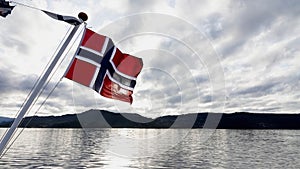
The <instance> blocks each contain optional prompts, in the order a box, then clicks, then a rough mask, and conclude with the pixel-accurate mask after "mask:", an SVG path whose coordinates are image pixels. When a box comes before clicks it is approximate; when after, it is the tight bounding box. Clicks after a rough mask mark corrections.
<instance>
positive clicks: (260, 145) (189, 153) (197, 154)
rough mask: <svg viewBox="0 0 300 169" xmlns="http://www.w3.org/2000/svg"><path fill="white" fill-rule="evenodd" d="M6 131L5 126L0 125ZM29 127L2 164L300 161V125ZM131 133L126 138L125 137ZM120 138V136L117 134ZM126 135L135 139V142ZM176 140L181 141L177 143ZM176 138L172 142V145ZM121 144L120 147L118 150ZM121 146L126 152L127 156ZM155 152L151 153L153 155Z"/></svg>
mask: <svg viewBox="0 0 300 169" xmlns="http://www.w3.org/2000/svg"><path fill="white" fill-rule="evenodd" d="M0 131H1V133H3V132H4V130H3V129H1V130H0ZM203 131H204V130H198V129H195V130H191V131H190V133H189V134H188V135H187V136H186V137H185V138H184V139H183V140H182V141H181V142H179V143H178V142H176V141H177V138H182V134H184V133H186V131H183V130H180V129H176V130H175V129H172V131H169V132H167V133H170V135H169V136H168V137H163V138H167V139H164V140H162V139H152V140H150V141H149V140H148V139H146V138H149V136H157V135H159V134H161V133H164V132H165V131H164V130H149V129H88V130H84V131H83V130H82V129H26V130H25V131H24V133H23V134H22V135H21V136H20V138H19V139H18V140H17V141H16V143H15V144H14V145H13V146H12V148H11V149H10V150H9V151H8V153H7V154H6V155H5V156H4V157H3V158H2V159H1V160H0V166H1V168H35V167H39V168H174V167H176V168H269V167H272V168H273V167H287V168H299V167H300V160H299V154H300V149H299V147H300V131H293V130H216V131H215V133H214V134H213V135H212V136H211V137H210V139H209V140H208V141H206V142H204V143H203V142H201V141H199V140H201V137H203ZM122 137H124V138H126V139H125V140H122V139H120V138H122ZM117 138H118V139H120V140H117ZM127 138H130V139H131V142H130V141H128V139H127ZM174 143H176V144H174ZM172 144H173V146H172ZM118 149H119V150H118ZM116 152H123V153H124V152H126V153H127V154H130V156H122V155H120V154H116ZM149 153H150V155H149Z"/></svg>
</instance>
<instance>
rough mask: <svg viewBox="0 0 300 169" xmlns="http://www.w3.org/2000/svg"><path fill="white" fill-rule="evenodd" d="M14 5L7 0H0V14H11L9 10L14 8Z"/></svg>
mask: <svg viewBox="0 0 300 169" xmlns="http://www.w3.org/2000/svg"><path fill="white" fill-rule="evenodd" d="M14 7H15V6H10V5H9V2H6V1H5V0H0V16H2V17H4V18H5V17H6V16H7V15H8V14H11V11H12V10H13V9H14Z"/></svg>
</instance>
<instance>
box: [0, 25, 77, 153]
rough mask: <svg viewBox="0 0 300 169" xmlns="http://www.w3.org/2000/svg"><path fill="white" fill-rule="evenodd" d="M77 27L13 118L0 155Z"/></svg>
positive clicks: (0, 147)
mask: <svg viewBox="0 0 300 169" xmlns="http://www.w3.org/2000/svg"><path fill="white" fill-rule="evenodd" d="M79 27H80V25H76V26H74V28H73V29H72V31H71V33H70V34H69V36H68V38H67V39H66V41H65V42H64V44H63V45H62V47H61V48H60V50H59V51H58V53H57V54H56V56H55V57H54V59H53V61H52V63H51V64H50V65H49V67H48V69H47V70H46V72H45V74H44V75H43V77H42V78H41V79H40V81H39V82H38V84H37V85H36V87H35V89H34V90H33V91H32V93H31V95H30V96H29V98H28V100H27V101H26V103H25V104H24V106H23V107H22V109H21V111H20V113H19V114H18V115H17V117H16V118H15V120H14V122H13V124H12V125H11V127H10V128H9V130H8V131H7V133H6V134H5V136H4V137H3V139H2V140H1V143H0V155H2V153H3V152H4V149H5V147H6V145H7V144H8V142H9V141H10V139H11V137H12V136H13V134H14V132H15V131H16V129H17V127H18V126H19V124H20V123H21V121H22V119H23V117H24V116H25V114H26V112H27V110H28V109H29V108H30V106H31V104H32V102H33V101H34V100H35V98H36V97H37V95H38V94H39V92H40V90H41V89H42V87H43V86H44V85H45V83H46V81H47V79H48V77H49V76H50V74H51V72H52V70H53V69H54V67H55V65H56V64H57V62H58V61H59V59H60V57H61V55H62V54H63V53H64V51H65V49H66V48H67V46H68V45H69V43H70V41H71V40H72V38H73V37H74V35H75V34H76V32H77V30H78V28H79Z"/></svg>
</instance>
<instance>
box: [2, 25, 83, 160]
mask: <svg viewBox="0 0 300 169" xmlns="http://www.w3.org/2000/svg"><path fill="white" fill-rule="evenodd" d="M83 30H84V28H83V29H82V30H81V31H80V33H79V34H78V35H77V37H76V38H75V40H74V41H73V43H72V45H71V46H70V48H69V49H68V51H67V52H66V54H65V55H64V57H63V59H62V60H61V62H60V63H59V64H58V66H57V68H56V69H55V70H54V73H53V74H52V75H51V77H50V78H49V80H48V81H47V83H46V85H45V86H44V87H43V89H42V91H41V93H40V94H39V95H38V97H37V99H36V100H35V102H34V103H33V106H34V105H35V104H36V102H37V100H38V99H39V97H40V96H41V95H42V93H43V92H44V91H45V89H46V87H47V85H48V84H49V82H50V81H51V79H52V78H53V76H54V74H55V73H56V72H57V70H58V68H59V67H60V66H61V65H62V63H63V61H64V60H65V59H66V57H67V55H68V54H69V52H70V50H71V49H72V47H73V46H74V44H75V42H76V40H77V39H78V38H79V35H80V34H81V33H82V31H83ZM59 46H60V45H59ZM55 53H56V52H55ZM55 53H54V54H53V55H55ZM61 80H62V78H60V80H59V81H58V82H57V83H56V84H55V86H54V87H53V88H52V89H51V91H50V93H49V94H48V95H47V97H46V98H45V99H44V101H43V102H42V104H41V105H40V106H39V107H38V109H37V110H36V112H35V113H34V114H33V116H32V117H31V118H30V119H29V120H28V122H27V123H26V124H25V126H24V127H23V128H22V129H21V131H20V132H19V133H18V134H17V135H16V137H15V138H14V139H13V140H12V141H11V143H10V144H9V145H8V146H7V149H6V150H5V151H4V152H3V153H2V155H1V156H0V159H1V158H2V157H3V156H4V155H5V154H6V152H7V151H8V150H9V149H10V148H11V146H12V145H13V144H14V143H15V141H16V140H17V138H18V137H19V136H20V135H21V134H22V132H23V131H24V129H25V128H26V127H27V126H28V125H29V123H30V122H31V121H32V119H33V117H34V116H35V115H36V114H37V113H38V112H39V111H40V109H41V108H42V106H43V105H44V104H45V103H46V101H47V100H48V99H49V97H50V96H51V94H52V93H53V92H54V90H55V89H56V88H57V86H58V85H59V84H60V82H61ZM33 106H32V107H33ZM32 107H30V109H29V111H28V112H30V111H31V109H32ZM27 114H28V113H27Z"/></svg>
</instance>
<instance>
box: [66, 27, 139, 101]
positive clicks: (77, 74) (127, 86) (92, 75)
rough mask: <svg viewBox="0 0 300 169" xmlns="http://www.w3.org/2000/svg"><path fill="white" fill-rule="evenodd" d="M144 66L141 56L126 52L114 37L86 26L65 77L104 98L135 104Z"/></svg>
mask: <svg viewBox="0 0 300 169" xmlns="http://www.w3.org/2000/svg"><path fill="white" fill-rule="evenodd" d="M142 67H143V61H142V59H141V58H137V57H135V56H132V55H129V54H123V53H122V52H121V51H120V50H119V49H118V48H116V47H115V46H114V44H113V42H112V40H111V39H110V38H108V37H106V36H103V35H100V34H97V33H95V32H94V31H92V30H90V29H86V31H85V34H84V37H83V40H82V42H81V45H80V47H79V48H78V50H77V52H76V55H75V57H74V59H73V61H72V63H71V64H70V66H69V68H68V70H67V72H66V74H65V77H66V78H68V79H70V80H73V81H75V82H77V83H79V84H82V85H84V86H87V87H90V88H92V89H94V90H95V91H97V92H98V93H99V94H100V95H102V96H104V97H107V98H111V99H116V100H120V101H125V102H129V103H132V101H133V99H132V94H133V89H134V87H135V85H136V80H137V76H138V75H139V73H140V72H141V70H142Z"/></svg>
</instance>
